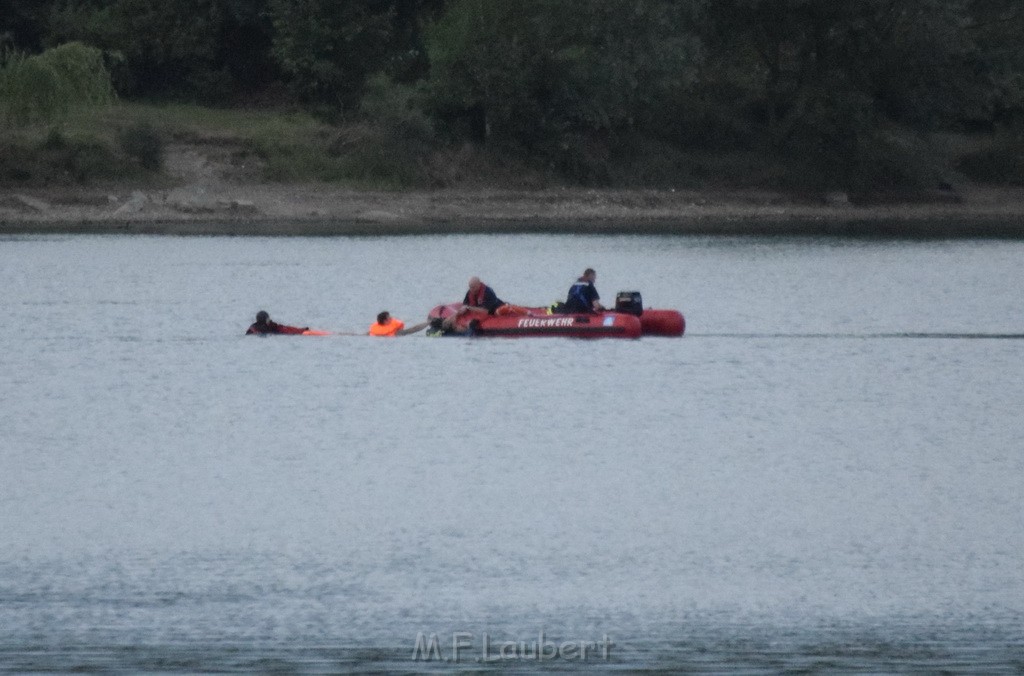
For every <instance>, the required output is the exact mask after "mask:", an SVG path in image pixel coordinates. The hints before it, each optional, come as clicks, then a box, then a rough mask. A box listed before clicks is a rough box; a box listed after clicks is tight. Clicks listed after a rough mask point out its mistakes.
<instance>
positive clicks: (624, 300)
mask: <svg viewBox="0 0 1024 676" xmlns="http://www.w3.org/2000/svg"><path fill="white" fill-rule="evenodd" d="M615 311H616V312H622V313H624V314H630V315H636V316H637V317H639V316H640V315H642V314H643V312H644V301H643V299H642V298H641V297H640V292H639V291H619V293H618V295H616V296H615Z"/></svg>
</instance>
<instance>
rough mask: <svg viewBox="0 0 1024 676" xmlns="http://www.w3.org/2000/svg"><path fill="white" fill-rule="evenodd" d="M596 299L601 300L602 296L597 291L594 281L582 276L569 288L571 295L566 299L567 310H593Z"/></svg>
mask: <svg viewBox="0 0 1024 676" xmlns="http://www.w3.org/2000/svg"><path fill="white" fill-rule="evenodd" d="M595 300H601V296H600V295H599V294H598V293H597V288H596V287H595V286H594V283H593V282H588V281H587V280H585V279H583V278H582V277H580V278H579V279H577V280H576V283H575V284H573V285H572V286H571V287H570V288H569V295H568V296H567V297H566V299H565V312H567V313H574V312H593V311H594V301H595Z"/></svg>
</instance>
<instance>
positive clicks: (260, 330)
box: [245, 310, 309, 336]
mask: <svg viewBox="0 0 1024 676" xmlns="http://www.w3.org/2000/svg"><path fill="white" fill-rule="evenodd" d="M303 331H309V327H308V326H306V327H303V328H299V327H297V326H287V325H285V324H278V323H277V322H275V321H273V320H271V319H270V315H269V314H267V313H266V311H264V310H260V311H259V312H257V313H256V322H255V323H254V324H253V325H251V326H250V327H249V330H248V331H246V332H245V335H247V336H252V335H259V336H262V335H268V334H272V333H285V334H290V335H298V334H301V333H302V332H303Z"/></svg>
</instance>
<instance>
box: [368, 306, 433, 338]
mask: <svg viewBox="0 0 1024 676" xmlns="http://www.w3.org/2000/svg"><path fill="white" fill-rule="evenodd" d="M427 324H428V322H422V323H420V324H415V325H413V326H410V327H409V328H405V322H403V321H402V320H401V319H396V318H394V317H392V316H391V313H389V312H387V311H386V310H385V311H384V312H381V313H380V314H378V315H377V321H376V322H375V323H373V324H370V331H369V334H370V335H371V336H378V337H381V338H392V337H394V336H407V335H409V334H410V333H416V332H417V331H421V330H423V329H424V328H426V326H427Z"/></svg>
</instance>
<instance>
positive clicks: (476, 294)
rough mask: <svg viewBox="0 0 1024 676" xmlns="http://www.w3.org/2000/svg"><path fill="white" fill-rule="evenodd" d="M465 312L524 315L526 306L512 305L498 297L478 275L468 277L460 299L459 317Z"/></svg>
mask: <svg viewBox="0 0 1024 676" xmlns="http://www.w3.org/2000/svg"><path fill="white" fill-rule="evenodd" d="M467 312H478V313H486V314H489V315H525V314H527V310H526V308H523V307H520V306H518V305H512V304H511V303H506V302H505V301H503V300H501V299H500V298H498V295H497V294H496V293H494V289H492V288H491V287H489V286H487V285H486V284H484V283H483V282H481V281H480V278H479V277H470V278H469V290H467V291H466V296H465V298H463V299H462V309H461V310H459V312H458V315H457V316H459V317H461V316H462V315H464V314H466V313H467Z"/></svg>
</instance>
